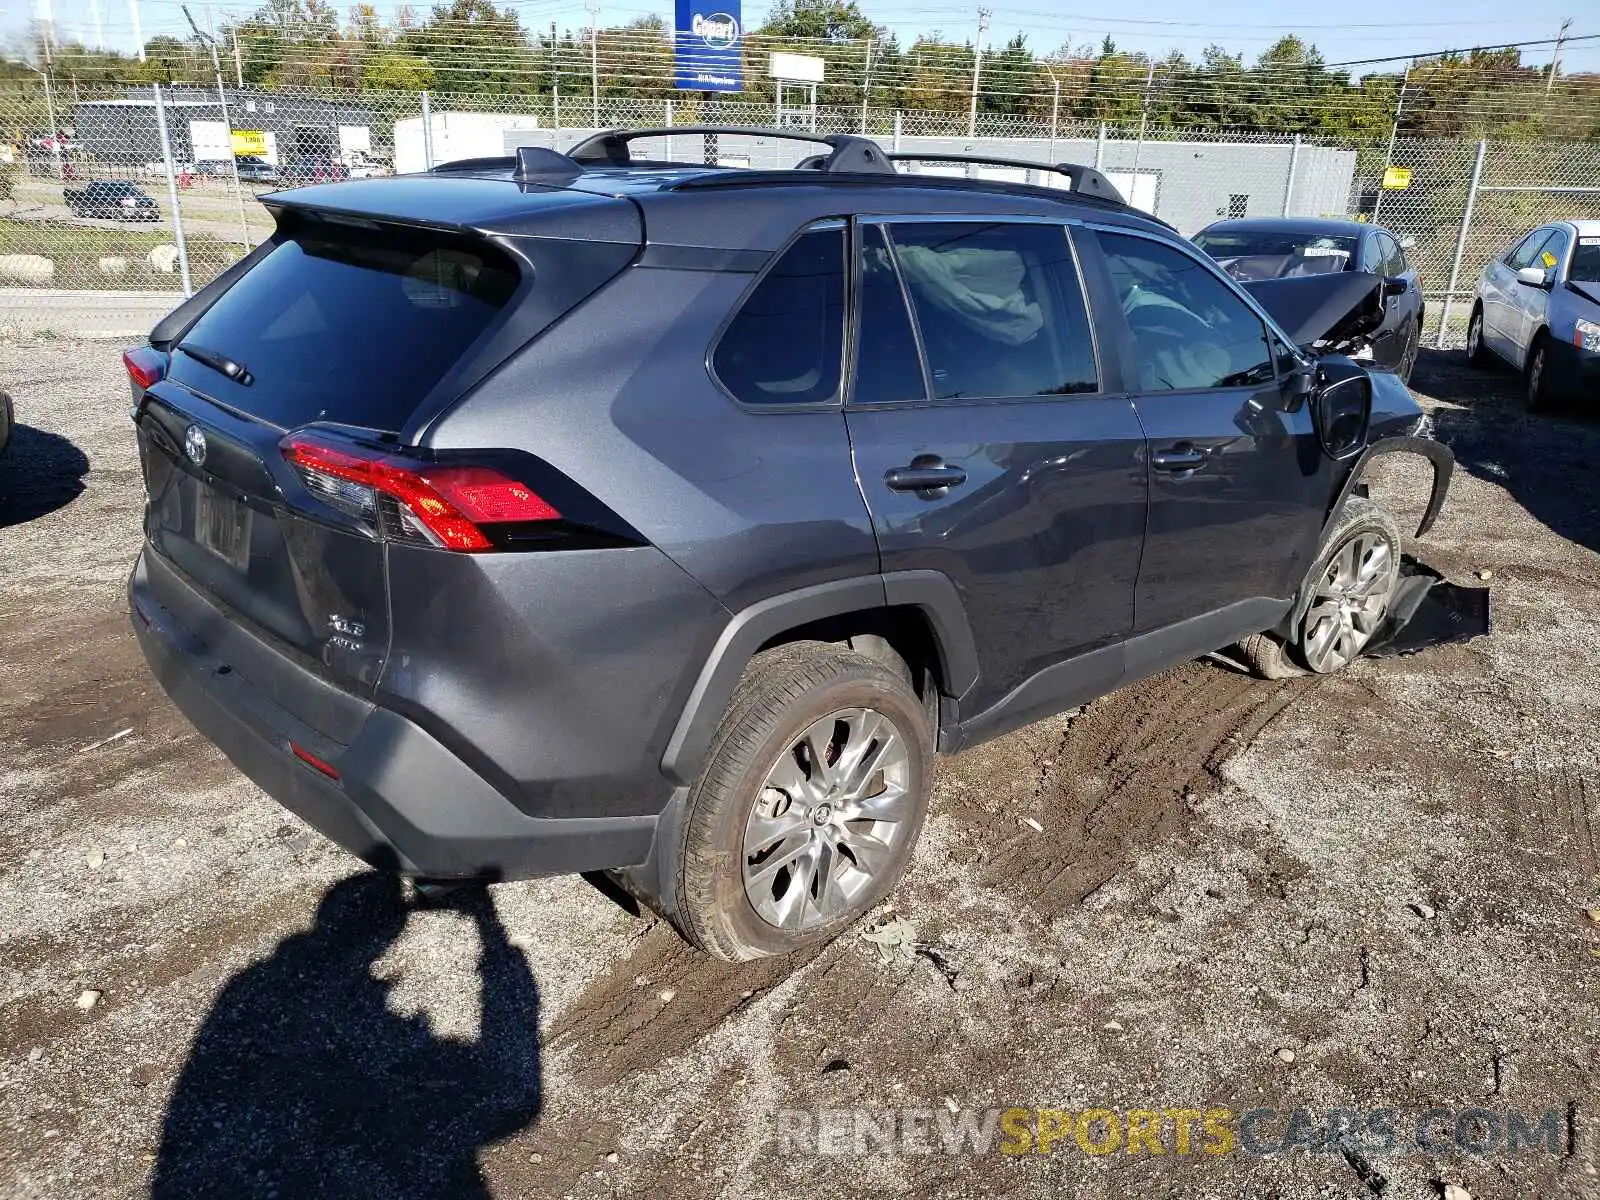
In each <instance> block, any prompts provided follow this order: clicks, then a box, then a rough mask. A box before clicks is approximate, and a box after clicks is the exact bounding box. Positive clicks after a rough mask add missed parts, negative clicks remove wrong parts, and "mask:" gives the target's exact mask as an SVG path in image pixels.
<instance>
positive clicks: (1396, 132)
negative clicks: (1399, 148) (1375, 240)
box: [1372, 62, 1416, 223]
mask: <svg viewBox="0 0 1600 1200" xmlns="http://www.w3.org/2000/svg"><path fill="white" fill-rule="evenodd" d="M1415 65H1416V63H1415V62H1412V63H1411V64H1409V65H1408V66H1407V67H1406V73H1405V74H1404V75H1403V76H1401V78H1400V95H1399V97H1398V98H1397V99H1396V100H1395V102H1394V124H1393V125H1391V126H1390V127H1389V150H1388V152H1387V153H1386V154H1385V155H1384V156H1383V171H1384V174H1386V175H1387V174H1388V173H1389V168H1390V167H1392V166H1394V143H1395V139H1396V138H1397V137H1399V136H1400V114H1401V113H1403V112H1405V110H1406V87H1407V86H1408V85H1409V84H1410V83H1411V68H1412V67H1413V66H1415ZM1381 208H1383V180H1382V179H1380V180H1378V194H1377V195H1376V196H1375V197H1373V200H1372V220H1373V222H1374V223H1376V222H1377V220H1378V211H1379V210H1380V209H1381Z"/></svg>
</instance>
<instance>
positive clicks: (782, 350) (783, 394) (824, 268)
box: [711, 226, 845, 404]
mask: <svg viewBox="0 0 1600 1200" xmlns="http://www.w3.org/2000/svg"><path fill="white" fill-rule="evenodd" d="M844 234H845V231H844V228H843V226H839V227H836V228H831V229H813V230H811V231H810V232H808V233H804V234H801V235H800V237H799V238H798V239H796V240H795V242H794V243H793V244H791V245H790V247H789V248H788V249H787V250H786V251H784V252H783V255H782V257H780V258H779V259H778V261H777V262H776V263H774V264H773V265H772V267H771V269H770V270H768V271H767V273H766V275H764V276H763V277H762V279H761V282H760V283H758V284H757V285H756V286H755V289H754V290H753V291H752V292H750V294H749V295H748V296H746V297H745V301H744V303H743V305H741V306H740V308H739V312H738V315H737V316H735V317H734V318H733V320H732V322H731V323H730V324H729V325H728V328H727V329H726V330H725V331H724V333H723V335H722V339H721V340H720V341H719V342H718V343H717V348H716V350H715V351H713V352H712V356H711V366H712V369H713V370H714V371H715V372H716V375H717V378H718V379H719V380H721V381H722V386H723V387H725V388H727V389H728V391H730V392H732V393H733V395H734V396H735V397H736V398H737V399H739V400H740V401H742V402H743V403H745V404H817V403H820V402H822V401H826V400H832V399H834V398H835V397H836V396H837V395H838V394H839V377H840V372H841V363H842V361H843V358H844V295H845V288H844V281H845V269H844V264H845V236H844Z"/></svg>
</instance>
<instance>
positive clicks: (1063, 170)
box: [888, 150, 1127, 204]
mask: <svg viewBox="0 0 1600 1200" xmlns="http://www.w3.org/2000/svg"><path fill="white" fill-rule="evenodd" d="M888 158H889V160H890V161H891V162H948V163H965V164H968V165H973V166H981V167H1015V168H1017V169H1019V170H1027V171H1043V172H1045V173H1047V174H1056V175H1064V176H1066V178H1067V181H1068V182H1069V183H1070V184H1071V185H1072V188H1071V190H1072V191H1074V192H1077V193H1079V194H1081V195H1084V196H1096V197H1098V198H1099V199H1101V200H1110V201H1112V202H1113V203H1116V204H1127V200H1126V199H1124V198H1123V195H1122V193H1121V192H1120V191H1118V190H1117V186H1116V184H1114V183H1112V182H1111V181H1110V180H1109V179H1107V178H1106V177H1105V176H1104V175H1102V174H1101V173H1100V172H1099V171H1096V170H1095V169H1094V168H1093V167H1085V166H1081V165H1080V164H1078V163H1042V162H1030V161H1029V160H1028V159H1025V158H995V157H992V156H990V155H986V154H937V153H933V152H929V151H915V150H905V151H896V152H894V153H892V154H889V155H888Z"/></svg>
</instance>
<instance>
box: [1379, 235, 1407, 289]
mask: <svg viewBox="0 0 1600 1200" xmlns="http://www.w3.org/2000/svg"><path fill="white" fill-rule="evenodd" d="M1378 244H1379V245H1380V246H1382V247H1383V273H1384V275H1385V276H1387V277H1388V278H1390V279H1393V278H1395V276H1397V275H1404V274H1405V273H1406V270H1407V266H1406V252H1405V251H1404V250H1402V249H1400V243H1399V242H1397V241H1395V240H1394V238H1392V237H1390V236H1389V235H1388V234H1387V233H1380V234H1379V235H1378Z"/></svg>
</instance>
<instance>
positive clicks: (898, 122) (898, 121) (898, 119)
mask: <svg viewBox="0 0 1600 1200" xmlns="http://www.w3.org/2000/svg"><path fill="white" fill-rule="evenodd" d="M904 118H905V114H904V113H902V112H901V111H900V110H899V109H898V108H897V109H895V110H894V152H895V153H896V154H899V153H900V134H901V132H902V130H903V129H904V125H903V123H902V122H903V121H904Z"/></svg>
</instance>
